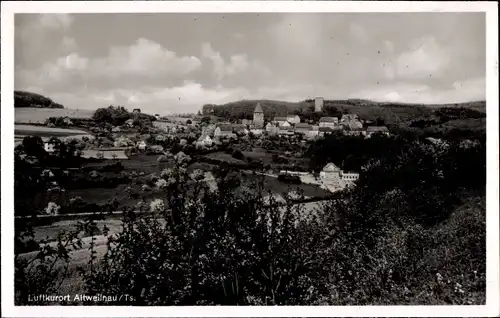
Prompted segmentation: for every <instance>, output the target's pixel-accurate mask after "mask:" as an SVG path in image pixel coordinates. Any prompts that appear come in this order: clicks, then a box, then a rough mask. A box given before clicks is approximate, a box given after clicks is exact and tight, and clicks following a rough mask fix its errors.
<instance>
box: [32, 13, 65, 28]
mask: <svg viewBox="0 0 500 318" xmlns="http://www.w3.org/2000/svg"><path fill="white" fill-rule="evenodd" d="M38 22H39V24H40V25H41V26H42V27H44V28H48V29H68V28H69V27H70V26H71V24H73V17H72V16H71V15H69V14H66V13H57V14H56V13H50V14H41V15H40V17H39V19H38Z"/></svg>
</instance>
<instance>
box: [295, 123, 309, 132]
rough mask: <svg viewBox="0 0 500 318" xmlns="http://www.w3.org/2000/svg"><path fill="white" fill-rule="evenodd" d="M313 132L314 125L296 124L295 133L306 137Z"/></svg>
mask: <svg viewBox="0 0 500 318" xmlns="http://www.w3.org/2000/svg"><path fill="white" fill-rule="evenodd" d="M311 130H312V125H309V124H304V123H302V124H301V123H298V124H295V133H296V134H302V135H305V134H307V133H308V132H309V131H311Z"/></svg>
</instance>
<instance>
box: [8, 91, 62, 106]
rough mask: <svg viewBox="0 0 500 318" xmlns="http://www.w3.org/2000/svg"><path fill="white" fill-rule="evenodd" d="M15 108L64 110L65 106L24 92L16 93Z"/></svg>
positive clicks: (38, 95)
mask: <svg viewBox="0 0 500 318" xmlns="http://www.w3.org/2000/svg"><path fill="white" fill-rule="evenodd" d="M14 107H15V108H21V107H32V108H64V106H63V105H61V104H58V103H56V102H54V101H53V100H52V99H50V98H48V97H45V96H43V95H40V94H36V93H30V92H24V91H14Z"/></svg>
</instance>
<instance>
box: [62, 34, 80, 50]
mask: <svg viewBox="0 0 500 318" xmlns="http://www.w3.org/2000/svg"><path fill="white" fill-rule="evenodd" d="M77 48H78V45H77V44H76V41H75V39H74V38H71V37H67V36H65V37H64V38H63V39H62V41H61V51H63V52H67V53H69V52H75V51H76V50H77Z"/></svg>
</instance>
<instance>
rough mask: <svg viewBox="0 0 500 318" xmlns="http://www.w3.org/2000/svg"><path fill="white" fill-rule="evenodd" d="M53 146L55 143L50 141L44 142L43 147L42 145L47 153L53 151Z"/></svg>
mask: <svg viewBox="0 0 500 318" xmlns="http://www.w3.org/2000/svg"><path fill="white" fill-rule="evenodd" d="M54 146H55V144H54V143H52V142H44V143H43V147H44V149H45V151H46V152H49V153H52V152H54V151H55V149H54Z"/></svg>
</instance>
